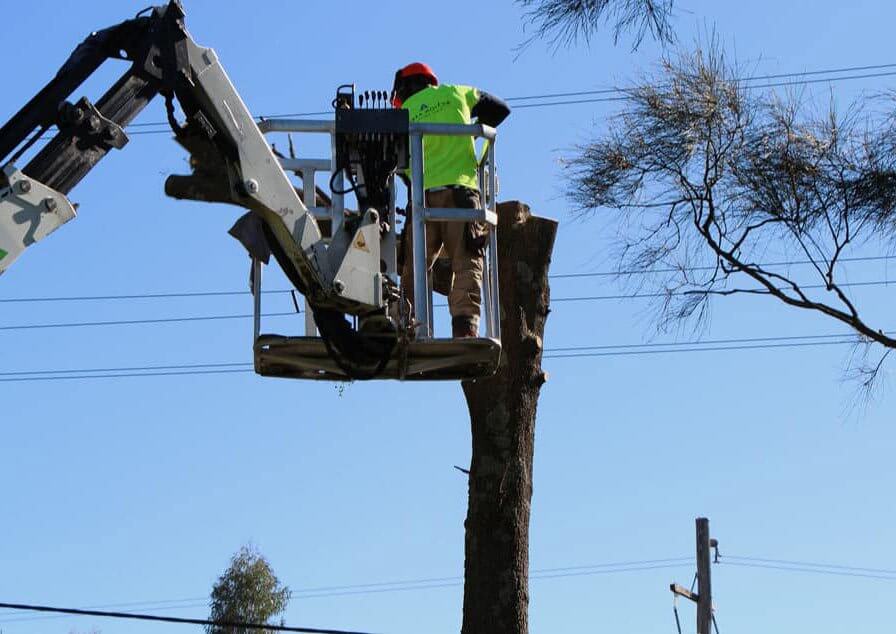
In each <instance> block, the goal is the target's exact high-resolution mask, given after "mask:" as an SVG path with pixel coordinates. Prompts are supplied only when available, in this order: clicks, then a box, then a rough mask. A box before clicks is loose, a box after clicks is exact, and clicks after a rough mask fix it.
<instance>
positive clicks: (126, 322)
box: [0, 310, 301, 331]
mask: <svg viewBox="0 0 896 634" xmlns="http://www.w3.org/2000/svg"><path fill="white" fill-rule="evenodd" d="M300 312H301V311H300ZM300 312H299V313H297V312H296V311H294V310H293V311H289V312H285V313H262V317H287V316H290V315H297V314H300ZM253 317H254V315H201V316H196V317H163V318H159V319H118V320H112V321H72V322H64V323H55V324H19V325H14V326H0V331H4V330H5V331H10V330H46V329H51V328H85V327H100V328H102V327H107V326H137V325H146V324H176V323H185V322H196V321H222V320H228V319H252V318H253Z"/></svg>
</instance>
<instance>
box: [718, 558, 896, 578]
mask: <svg viewBox="0 0 896 634" xmlns="http://www.w3.org/2000/svg"><path fill="white" fill-rule="evenodd" d="M723 563H724V562H723ZM725 565H726V566H738V567H740V568H762V569H765V570H781V571H787V572H804V573H809V574H816V575H831V576H835V577H861V578H863V579H880V580H883V581H896V576H892V575H876V574H870V573H864V572H847V571H845V570H821V569H819V568H801V567H799V566H776V565H773V564H751V563H746V562H738V561H729V562H727V563H725Z"/></svg>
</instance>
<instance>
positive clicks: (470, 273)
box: [401, 188, 487, 327]
mask: <svg viewBox="0 0 896 634" xmlns="http://www.w3.org/2000/svg"><path fill="white" fill-rule="evenodd" d="M426 206H427V207H456V208H461V209H476V208H478V207H479V206H480V204H479V192H477V191H475V190H472V189H466V188H463V189H442V190H439V191H434V192H426ZM469 224H470V223H465V222H443V221H432V222H427V223H426V264H427V267H428V269H432V266H433V264H434V263H435V261H436V259H438V258H439V257H444V258H447V259H449V260H450V261H451V273H452V278H453V279H452V281H451V291H450V292H449V293H448V310H449V312H450V313H451V316H452V317H470V318H472V321H473V323H474V324H475V325H476V326H477V327H478V325H479V310H480V306H481V305H482V290H481V289H482V269H483V253H482V250H481V249H475V248H474V245H472V244H471V240H470V238H469V237H468V234H470V235H479V234H484V232H485V231H486V230H487V227H485V226H484V223H474V226H472V227H470V226H468V225H469ZM480 225H483V226H480ZM406 231H407V232H408V233H407V235H408V236H410V224H409V225H408V228H407V229H406ZM410 244H411V243H410V240H407V241H406V249H405V253H404V263H403V264H404V265H403V266H402V269H401V284H402V288H403V289H404V294H405V297H407V298H408V299H409V300H410V302H411V304H412V305H413V303H414V289H413V282H412V279H413V271H414V255H413V253H412V252H411V248H410Z"/></svg>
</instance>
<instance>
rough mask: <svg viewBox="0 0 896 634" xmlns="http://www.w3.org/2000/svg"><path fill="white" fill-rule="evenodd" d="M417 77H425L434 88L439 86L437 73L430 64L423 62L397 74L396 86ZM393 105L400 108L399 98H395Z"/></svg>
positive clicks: (415, 63)
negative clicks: (403, 80)
mask: <svg viewBox="0 0 896 634" xmlns="http://www.w3.org/2000/svg"><path fill="white" fill-rule="evenodd" d="M416 76H420V77H425V78H426V79H427V80H428V81H429V83H430V84H431V85H433V86H438V85H439V78H438V77H436V74H435V71H433V69H432V68H430V66H429V64H424V63H423V62H414V63H413V64H408V65H407V66H405V67H404V68H400V69H399V70H398V72H397V73H395V85H396V86H397V85H398V82H399V81H400V80H402V79H408V78H409V77H416ZM392 105H394V106H395V107H396V108H400V107H401V101H400V100H399V99H398V98H397V97H396V98H393V99H392Z"/></svg>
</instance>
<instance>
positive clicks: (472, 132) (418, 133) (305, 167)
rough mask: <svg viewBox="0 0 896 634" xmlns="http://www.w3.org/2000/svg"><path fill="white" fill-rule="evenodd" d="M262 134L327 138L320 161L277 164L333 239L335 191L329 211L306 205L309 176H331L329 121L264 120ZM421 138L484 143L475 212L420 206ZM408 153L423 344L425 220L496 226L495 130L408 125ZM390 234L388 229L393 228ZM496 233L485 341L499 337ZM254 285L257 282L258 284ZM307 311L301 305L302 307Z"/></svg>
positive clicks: (488, 269)
mask: <svg viewBox="0 0 896 634" xmlns="http://www.w3.org/2000/svg"><path fill="white" fill-rule="evenodd" d="M258 127H259V129H260V130H261V131H262V133H269V132H299V133H312V134H329V135H330V140H331V152H332V156H331V157H330V158H321V159H281V161H280V162H281V165H282V167H283V169H284V170H287V171H301V172H302V177H303V178H302V180H303V186H304V196H305V201H306V205H307V206H308V208H309V211H310V212H311V214H312V215H313V216H314V217H315V218H317V219H326V218H329V219H330V221H331V222H332V227H333V235H335V233H336V231H337V230H338V228H339V227H340V226H341V224H342V222H343V219H344V215H345V201H344V196H343V195H342V194H339V193H338V192H334V193H333V204H332V205H331V207H329V208H326V207H316V206H312V205H311V204H309V203H313V201H314V200H315V184H314V177H315V174H316V173H317V172H325V171H329V172H332V170H333V165H334V163H335V158H333V157H335V154H336V150H335V132H336V122H335V121H332V120H331V121H320V120H313V119H264V120H262V121H261V122H260V123H259V124H258ZM424 136H461V137H463V136H471V137H474V138H483V139H486V140H487V142H488V143H487V148H486V152H485V155H484V156H483V157H482V159H481V160H480V161H478V165H477V178H478V184H479V191H480V200H481V203H482V207H481V208H480V209H458V208H430V207H427V206H426V204H425V192H424V184H423V172H424V160H425V157H424V155H423V154H424V152H423V137H424ZM409 140H410V155H411V169H410V172H411V209H410V222H411V226H412V232H411V234H412V240H411V255H412V258H413V260H412V262H413V266H412V270H413V288H414V297H415V298H417V299H416V301H415V304H416V306H414V312H415V319H416V322H417V324H418V325H417V332H416V335H417V339H418V340H424V339H430V338H432V337H433V331H434V328H433V318H432V316H433V310H432V279H431V274H430V272H429V267H428V266H427V253H426V222H427V221H440V222H469V221H477V222H485V223H487V224H489V225H491V227H495V228H496V227H497V224H498V215H497V198H496V195H497V166H496V163H495V142H496V140H497V131H496V130H495V128H493V127H491V126H487V125H483V124H469V125H462V124H446V123H411V124H410V127H409ZM333 184H334V185H336V187H337V188H338V189H339V190H340V191H341V190H342V189H344V187H343V185H344V180H343V175H342V173H341V172H340V173H339V174H337V175H336V176H335V179H334V182H333ZM392 198H393V200H392V204H391V207H392V210H391V211H392V212H393V213H394V207H395V204H394V187H393V197H392ZM393 231H394V227H393ZM497 247H498V243H497V231H496V229H491V230H490V231H489V240H488V248H487V250H486V257H485V258H484V262H483V264H484V267H483V279H482V305H483V310H484V313H485V314H484V322H485V331H486V332H485V334H486V336H487V337H489V338H491V339H500V338H501V325H500V305H499V296H498V260H497V251H498V248H497ZM258 286H260V284H259V285H258ZM306 307H307V306H306ZM307 328H308V330H309V331H308V332H307V333H306V334H307V335H308V336H313V335H314V332H313V325H308V326H307Z"/></svg>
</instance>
